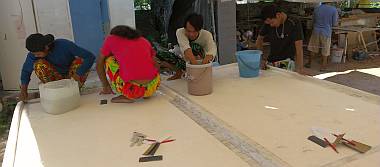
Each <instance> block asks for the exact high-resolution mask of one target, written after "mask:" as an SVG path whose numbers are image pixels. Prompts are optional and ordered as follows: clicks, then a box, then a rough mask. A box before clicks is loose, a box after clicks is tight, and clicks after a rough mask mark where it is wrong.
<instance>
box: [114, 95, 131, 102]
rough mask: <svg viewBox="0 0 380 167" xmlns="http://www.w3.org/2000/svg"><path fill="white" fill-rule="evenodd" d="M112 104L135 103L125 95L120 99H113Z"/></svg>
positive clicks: (119, 97)
mask: <svg viewBox="0 0 380 167" xmlns="http://www.w3.org/2000/svg"><path fill="white" fill-rule="evenodd" d="M111 102H112V103H133V102H135V101H133V100H131V99H128V98H126V97H125V96H123V95H120V96H118V97H114V98H112V99H111Z"/></svg>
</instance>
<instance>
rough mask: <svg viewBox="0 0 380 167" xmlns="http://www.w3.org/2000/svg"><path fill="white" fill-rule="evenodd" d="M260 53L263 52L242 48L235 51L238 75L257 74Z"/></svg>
mask: <svg viewBox="0 0 380 167" xmlns="http://www.w3.org/2000/svg"><path fill="white" fill-rule="evenodd" d="M262 53H263V52H262V51H260V50H244V51H239V52H236V59H237V62H238V66H239V73H240V77H243V78H253V77H257V76H259V71H260V60H261V54H262Z"/></svg>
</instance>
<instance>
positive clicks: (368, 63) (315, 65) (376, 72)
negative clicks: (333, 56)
mask: <svg viewBox="0 0 380 167" xmlns="http://www.w3.org/2000/svg"><path fill="white" fill-rule="evenodd" d="M305 72H306V73H307V74H308V75H310V76H316V75H321V74H329V73H331V72H343V74H337V75H334V74H331V75H334V76H330V75H326V76H328V77H326V78H323V79H324V80H327V81H331V82H335V83H338V84H342V85H345V86H348V87H352V88H356V89H359V90H363V91H366V92H369V93H372V94H376V95H379V96H380V77H379V76H380V56H376V57H372V58H370V59H367V60H364V61H356V60H352V59H349V60H348V61H347V62H346V63H341V64H332V63H330V64H329V65H328V72H320V71H319V59H318V58H314V59H313V61H312V66H311V68H305Z"/></svg>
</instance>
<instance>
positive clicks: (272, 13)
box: [261, 4, 283, 20]
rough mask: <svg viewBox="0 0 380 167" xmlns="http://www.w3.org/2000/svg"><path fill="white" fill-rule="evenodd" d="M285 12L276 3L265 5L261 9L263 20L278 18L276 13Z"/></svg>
mask: <svg viewBox="0 0 380 167" xmlns="http://www.w3.org/2000/svg"><path fill="white" fill-rule="evenodd" d="M280 12H283V10H282V9H281V8H280V7H278V6H277V5H275V4H270V5H267V6H264V7H263V8H262V9H261V18H262V19H263V20H266V19H268V18H269V19H273V18H276V14H277V13H280Z"/></svg>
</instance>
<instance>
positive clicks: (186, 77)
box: [184, 66, 212, 82]
mask: <svg viewBox="0 0 380 167" xmlns="http://www.w3.org/2000/svg"><path fill="white" fill-rule="evenodd" d="M207 68H212V66H210V67H206V68H205V69H204V70H203V72H202V73H201V74H200V75H201V76H200V77H198V78H195V77H194V76H192V75H190V74H189V73H188V72H186V73H185V76H184V78H185V79H186V80H188V81H193V82H197V81H199V80H201V79H202V78H203V76H204V74H205V73H206V71H207Z"/></svg>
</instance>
